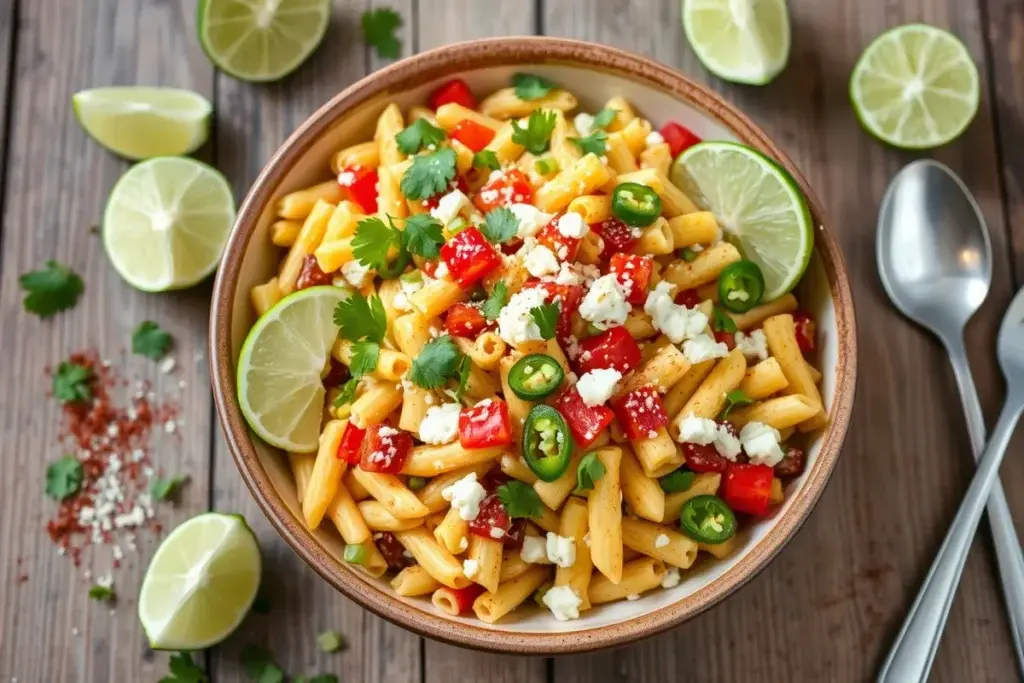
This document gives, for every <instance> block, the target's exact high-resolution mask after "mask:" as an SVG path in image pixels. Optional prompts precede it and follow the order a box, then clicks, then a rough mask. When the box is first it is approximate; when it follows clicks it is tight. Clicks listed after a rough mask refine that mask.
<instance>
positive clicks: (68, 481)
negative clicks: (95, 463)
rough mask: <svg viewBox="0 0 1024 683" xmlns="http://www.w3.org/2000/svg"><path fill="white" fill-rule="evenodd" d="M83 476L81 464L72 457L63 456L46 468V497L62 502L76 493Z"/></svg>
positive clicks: (80, 485)
mask: <svg viewBox="0 0 1024 683" xmlns="http://www.w3.org/2000/svg"><path fill="white" fill-rule="evenodd" d="M84 476H85V472H84V470H83V469H82V463H80V462H78V460H77V459H76V458H75V457H74V456H73V455H65V456H64V457H63V458H61V459H60V460H55V461H54V462H51V463H50V464H49V465H48V466H47V468H46V495H48V496H50V498H53V499H54V500H64V499H65V498H67V497H68V496H71V495H74V494H75V493H77V492H78V489H80V488H81V487H82V478H83V477H84Z"/></svg>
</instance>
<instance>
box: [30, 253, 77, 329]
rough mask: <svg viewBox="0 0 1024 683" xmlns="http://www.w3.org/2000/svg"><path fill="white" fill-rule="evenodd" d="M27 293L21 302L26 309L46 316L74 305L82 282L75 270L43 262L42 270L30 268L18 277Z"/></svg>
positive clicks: (58, 264)
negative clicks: (44, 264) (44, 266)
mask: <svg viewBox="0 0 1024 683" xmlns="http://www.w3.org/2000/svg"><path fill="white" fill-rule="evenodd" d="M18 284H20V285H21V288H22V289H24V290H25V291H26V292H27V294H26V295H25V299H24V300H23V301H22V305H23V306H24V307H25V310H26V311H28V312H29V313H35V314H36V315H38V316H39V317H40V318H49V317H50V316H51V315H53V314H54V313H58V312H60V311H63V310H66V309H68V308H74V306H75V304H76V303H77V302H78V297H79V295H80V294H81V293H82V292H83V291H85V285H84V284H83V283H82V278H80V277H79V276H78V273H76V272H75V271H73V270H71V269H70V268H68V267H67V266H64V265H61V264H60V263H57V262H56V261H53V260H50V261H47V262H46V268H45V269H43V270H32V271H29V272H27V273H25V274H23V275H22V276H21V277H19V278H18Z"/></svg>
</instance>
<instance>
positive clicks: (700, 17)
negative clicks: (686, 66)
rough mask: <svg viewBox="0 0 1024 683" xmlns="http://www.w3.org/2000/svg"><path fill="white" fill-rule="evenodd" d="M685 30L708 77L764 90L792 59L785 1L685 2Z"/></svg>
mask: <svg viewBox="0 0 1024 683" xmlns="http://www.w3.org/2000/svg"><path fill="white" fill-rule="evenodd" d="M683 30H684V31H685V32H686V39H687V40H688V41H690V46H691V47H692V48H693V51H694V52H696V53H697V57H698V58H699V59H700V61H701V62H702V63H703V64H704V66H706V67H707V69H708V71H710V72H711V73H713V74H715V75H716V76H718V77H719V78H724V79H725V80H727V81H732V82H734V83H746V84H748V85H765V84H766V83H770V82H771V81H772V79H774V78H775V77H776V76H778V75H779V73H781V72H782V70H783V69H784V68H785V67H786V61H787V60H788V59H789V12H788V10H787V9H786V0H683Z"/></svg>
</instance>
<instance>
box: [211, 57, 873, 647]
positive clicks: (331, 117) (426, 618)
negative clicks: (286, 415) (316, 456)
mask: <svg viewBox="0 0 1024 683" xmlns="http://www.w3.org/2000/svg"><path fill="white" fill-rule="evenodd" d="M518 71H528V72H530V73H536V74H540V75H542V76H545V77H547V78H549V79H551V80H552V81H555V82H556V83H560V84H564V85H565V86H566V87H568V88H569V89H570V90H571V91H572V92H573V93H574V94H575V95H576V96H577V97H578V98H579V100H580V107H581V109H582V110H583V111H597V110H598V109H600V107H601V105H602V103H604V102H605V101H606V100H608V98H609V97H611V96H613V95H621V96H624V97H625V98H626V99H627V100H629V101H630V102H632V103H633V105H634V106H635V108H636V109H637V111H638V112H640V113H641V114H642V115H644V116H646V117H647V118H649V119H650V120H651V121H652V123H653V124H654V125H655V127H657V126H660V125H661V124H663V123H665V122H666V121H668V120H675V121H679V122H681V123H682V124H683V125H685V126H687V127H689V128H690V129H691V130H693V131H695V132H696V133H697V134H698V135H700V136H701V137H702V138H704V139H709V140H715V139H722V140H736V141H739V142H742V143H745V144H747V145H750V146H752V147H755V148H757V149H759V150H761V151H762V152H764V153H766V154H768V155H769V156H771V157H772V158H774V159H776V160H777V161H778V162H779V163H780V164H781V165H782V166H784V167H785V168H786V169H787V170H788V171H789V172H790V173H791V174H792V176H793V177H794V178H795V179H796V182H797V183H798V184H799V185H800V187H801V189H802V190H803V192H804V195H805V196H806V197H807V200H808V203H809V204H810V208H811V212H812V214H813V217H814V221H815V225H816V226H820V227H819V229H818V230H817V234H816V245H815V254H814V258H813V260H812V263H811V267H810V268H809V270H808V273H807V275H806V276H805V278H804V282H803V283H802V284H801V292H800V297H801V301H802V305H803V306H805V307H806V308H808V309H809V310H810V311H811V312H812V314H813V315H814V316H815V318H816V319H817V321H818V324H819V329H820V334H819V338H820V348H819V350H818V355H819V357H818V358H817V359H816V363H817V366H818V367H819V368H820V369H821V371H822V373H823V375H824V379H823V381H822V385H821V388H822V394H823V397H824V401H825V403H826V405H827V408H828V411H829V415H830V418H831V419H830V423H829V426H828V428H827V429H826V430H825V431H824V433H823V434H821V436H820V437H819V438H817V439H816V440H815V442H814V443H813V445H812V446H811V448H810V449H809V460H808V466H807V468H806V471H805V472H804V474H803V476H801V477H800V478H799V479H797V480H794V481H792V482H791V483H790V484H789V485H788V490H787V496H786V500H785V503H784V504H783V505H781V506H780V507H779V508H778V509H777V510H776V511H775V512H774V514H773V515H772V516H771V517H770V518H768V519H766V520H763V521H761V522H759V523H757V524H754V525H753V526H751V527H749V528H747V529H746V530H745V531H744V532H743V537H742V539H741V543H740V546H739V548H738V549H737V551H736V552H735V553H734V554H733V555H732V556H731V557H729V558H727V559H724V560H720V561H704V562H701V563H700V565H699V567H697V568H696V569H694V570H689V571H686V572H684V577H685V579H684V580H683V582H682V583H680V584H679V585H678V586H677V587H675V588H673V589H669V590H656V591H652V592H651V593H649V594H648V595H645V596H644V597H642V598H641V599H639V600H633V601H623V602H619V603H614V604H610V605H605V606H602V607H600V608H596V609H593V610H591V611H588V612H585V613H584V614H583V615H582V618H581V619H579V620H577V621H571V622H566V623H563V622H557V621H555V620H554V619H553V618H552V617H551V615H550V614H549V613H547V612H546V611H543V612H542V611H540V610H539V609H532V608H523V609H520V610H518V611H517V612H513V613H512V614H510V615H509V616H507V617H506V618H505V619H504V620H502V621H501V622H500V623H498V624H495V625H486V624H484V623H482V622H480V621H477V620H476V619H470V618H453V617H448V616H446V615H442V614H440V613H438V612H437V611H435V610H434V608H433V607H432V605H431V604H430V602H429V600H425V599H422V598H416V599H406V598H400V597H398V596H396V595H395V594H394V593H393V592H392V590H391V589H390V587H389V586H388V585H387V583H386V581H384V580H383V579H382V580H372V579H369V578H367V577H366V576H365V575H363V574H361V573H358V572H356V571H353V570H351V569H349V568H348V567H347V566H346V565H345V563H344V562H343V561H342V560H341V557H342V550H343V547H344V544H343V542H342V541H341V539H340V537H339V536H338V535H337V534H336V533H335V532H334V530H333V529H329V527H330V526H331V525H329V524H325V525H322V526H321V529H320V530H318V531H316V532H311V531H309V530H308V529H306V527H305V526H304V524H303V522H302V516H301V513H300V508H299V505H298V502H297V500H296V496H295V486H294V484H293V482H292V478H291V474H290V471H289V468H288V465H287V462H286V461H285V455H284V454H283V453H281V452H280V451H278V450H276V449H274V448H272V447H269V446H267V445H266V444H264V443H263V442H262V441H260V440H259V439H258V438H256V437H255V436H254V435H253V434H252V433H251V432H250V431H249V429H248V427H247V426H246V423H245V420H244V418H243V417H242V414H241V412H240V411H239V408H238V402H237V394H236V391H235V362H236V360H237V357H238V352H239V349H240V347H241V345H242V342H243V340H244V339H245V336H246V333H247V332H248V330H249V328H250V326H251V325H252V324H253V322H254V313H253V311H252V308H251V305H250V301H249V289H250V287H252V286H253V285H256V284H259V283H263V282H265V281H266V280H268V279H269V278H270V277H272V276H273V275H274V274H276V269H277V266H278V262H279V259H280V258H281V254H280V253H279V250H278V249H276V248H275V247H273V246H272V244H271V242H270V238H269V235H268V230H269V228H270V224H271V222H272V221H273V207H274V203H275V200H276V199H278V198H279V197H281V196H282V195H284V194H285V193H287V192H290V191H292V190H296V189H299V188H303V187H306V186H308V185H312V184H314V183H317V182H321V181H323V180H324V179H325V178H328V177H329V176H330V166H329V159H330V157H331V155H332V153H333V152H334V151H336V150H338V149H340V148H342V147H344V146H347V145H349V144H352V143H355V142H361V141H365V140H369V139H372V136H373V129H374V123H375V120H376V118H377V115H378V114H379V113H380V112H381V111H382V110H383V108H384V107H385V105H386V104H387V103H389V102H397V103H398V104H399V105H401V106H402V107H403V109H405V108H407V107H409V106H410V105H413V104H420V103H422V102H424V101H425V99H426V96H427V94H428V93H429V92H430V91H431V90H432V89H433V88H434V87H435V86H437V85H438V84H439V83H441V82H443V81H444V80H446V79H450V78H452V77H455V76H458V77H460V78H463V79H465V80H466V81H467V82H468V83H469V85H470V86H471V87H472V89H473V90H474V91H475V92H476V93H478V94H481V95H482V94H486V93H489V92H491V91H493V90H495V89H497V88H499V87H504V86H505V85H507V83H508V82H509V77H510V76H511V75H512V74H513V73H514V72H518ZM210 326H211V337H210V347H211V348H210V351H211V364H212V367H211V376H212V378H213V386H214V397H215V399H216V403H217V411H218V413H219V416H220V420H221V424H222V426H223V428H224V432H225V433H226V435H227V439H228V443H229V445H230V448H231V452H232V454H233V456H234V458H235V462H236V464H237V465H238V469H239V471H240V472H241V474H242V477H243V479H244V480H245V483H246V484H247V485H248V487H249V489H250V490H251V491H252V494H253V496H254V497H255V498H256V500H257V502H258V503H259V505H260V507H262V509H263V511H264V513H266V515H267V517H268V518H269V519H270V521H271V523H272V524H273V525H274V526H275V527H276V528H277V530H278V531H279V532H280V534H281V535H282V536H283V537H284V539H285V540H286V541H287V542H288V544H289V545H291V546H292V548H294V549H295V552H297V553H298V554H299V555H300V556H301V557H302V558H303V559H304V560H305V561H306V562H307V563H309V565H310V566H311V567H312V568H313V569H314V570H316V572H317V573H319V574H320V575H321V576H322V577H323V578H324V579H325V580H326V581H328V582H329V583H330V584H331V585H333V586H334V587H335V588H337V589H338V590H339V591H341V592H342V593H343V594H345V595H346V596H348V597H349V598H351V599H352V600H355V601H356V602H357V603H359V604H360V605H362V606H363V607H365V608H367V609H369V610H371V611H373V612H375V613H377V614H379V615H380V616H382V617H384V618H385V619H388V620H390V621H392V622H394V623H396V624H399V625H400V626H403V627H405V628H407V629H410V630H412V631H416V632H418V633H420V634H422V635H425V636H429V637H431V638H437V639H440V640H443V641H446V642H449V643H453V644H456V645H462V646H467V647H472V648H478V649H482V650H490V651H495V652H505V653H522V654H558V653H573V652H585V651H589V650H595V649H598V648H605V647H610V646H616V645H623V644H625V643H629V642H632V641H635V640H637V639H640V638H643V637H646V636H650V635H653V634H655V633H659V632H661V631H664V630H666V629H668V628H671V627H672V626H675V625H677V624H680V623H682V622H684V621H686V620H687V619H691V618H693V617H694V616H696V615H698V614H700V613H701V612H703V611H704V610H706V609H708V608H709V607H711V606H712V605H714V604H716V603H718V602H719V601H721V600H723V599H724V598H725V597H726V596H728V595H729V594H731V593H732V592H733V591H735V590H736V589H737V588H739V587H740V586H742V585H743V584H744V583H745V582H747V581H749V580H750V579H751V578H752V577H753V576H755V575H756V574H757V573H758V572H759V571H761V570H762V569H763V568H764V567H765V566H766V565H767V564H768V562H769V561H770V560H771V559H772V558H773V557H774V556H775V555H776V553H778V552H779V550H781V549H782V547H783V546H784V545H785V544H786V542H787V541H788V540H789V539H790V538H791V537H792V536H793V534H794V533H795V532H796V531H797V529H798V528H799V527H800V525H801V524H802V523H803V522H804V520H805V519H807V516H808V515H809V514H810V513H811V509H812V508H813V507H814V504H815V502H816V501H817V500H818V498H819V497H820V496H821V493H822V491H823V490H824V488H825V484H826V483H827V482H828V480H829V476H830V475H831V473H832V470H833V468H834V467H835V464H836V459H837V458H838V457H839V452H840V449H841V446H842V443H843V438H844V436H845V435H846V430H847V426H848V424H849V420H850V412H851V408H852V405H853V393H854V382H855V376H856V358H857V354H856V344H857V342H856V333H855V325H854V312H853V304H852V302H851V298H850V286H849V282H848V279H847V272H846V267H845V265H844V263H843V258H842V255H841V253H840V250H839V246H838V244H837V243H836V240H835V237H834V236H833V234H832V233H831V232H830V230H829V221H828V219H827V217H826V216H825V213H824V211H823V209H822V207H821V204H820V202H819V201H818V200H817V198H816V197H815V195H814V193H813V192H812V191H811V189H810V187H808V185H807V182H806V181H805V180H804V178H803V176H802V175H801V174H800V172H799V171H798V170H797V169H796V168H794V166H793V164H792V162H791V161H790V160H789V158H788V157H786V155H785V154H784V153H783V152H782V151H781V150H780V149H779V148H778V147H776V146H775V144H774V143H772V141H771V140H769V139H768V137H767V136H766V135H765V134H764V132H762V131H761V130H760V129H759V128H758V127H757V126H755V125H754V124H753V123H752V122H751V121H750V120H749V119H748V118H747V117H746V116H744V115H743V114H741V113H740V112H739V111H737V110H736V109H735V108H733V107H732V106H731V105H729V104H727V103H726V102H725V101H724V100H723V99H722V98H720V97H719V96H717V95H715V94H714V93H712V92H710V91H709V90H707V89H706V88H705V87H703V86H700V85H697V84H696V83H693V82H691V81H690V80H688V79H686V78H684V77H683V76H681V75H680V74H678V73H677V72H675V71H673V70H671V69H669V68H668V67H666V66H664V65H662V64H658V63H656V62H653V61H651V60H648V59H645V58H643V57H639V56H637V55H633V54H630V53H627V52H623V51H620V50H616V49H613V48H609V47H605V46H601V45H595V44H591V43H584V42H579V41H572V40H562V39H554V38H503V39H492V40H482V41H474V42H466V43H459V44H455V45H449V46H446V47H443V48H439V49H435V50H431V51H429V52H424V53H422V54H419V55H416V56H415V57H411V58H409V59H405V60H402V61H400V62H397V63H395V64H393V65H391V66H389V67H387V68H385V69H382V70H380V71H377V72H376V73H374V74H372V75H370V76H368V77H366V78H364V79H363V80H361V81H359V82H358V83H356V84H354V85H352V86H351V87H349V88H347V89H346V90H344V91H343V92H341V93H340V94H338V95H337V96H336V97H334V98H333V99H332V100H331V101H330V102H328V103H327V104H326V105H324V106H323V107H321V108H320V110H319V111H317V112H316V113H315V114H313V115H312V116H311V117H309V119H307V120H306V121H305V123H303V124H302V125H301V126H299V128H298V130H296V131H295V133H294V134H293V135H292V136H291V137H290V138H289V139H288V141H287V142H285V143H284V145H283V146H282V147H281V148H280V149H279V150H278V151H277V153H276V154H274V156H273V158H272V159H271V160H270V162H269V163H268V164H267V166H266V167H265V168H264V169H263V172H262V173H261V174H260V176H259V177H258V178H257V180H256V182H255V184H254V185H253V187H252V189H251V191H250V192H249V196H248V197H247V198H246V200H245V203H244V204H243V205H242V207H241V210H240V211H239V215H238V222H237V224H236V225H235V228H234V231H233V232H232V234H231V237H230V240H229V242H228V245H227V251H226V253H225V255H224V260H223V263H222V264H221V267H220V270H219V272H218V275H217V282H216V287H215V290H214V296H213V307H212V311H211V319H210Z"/></svg>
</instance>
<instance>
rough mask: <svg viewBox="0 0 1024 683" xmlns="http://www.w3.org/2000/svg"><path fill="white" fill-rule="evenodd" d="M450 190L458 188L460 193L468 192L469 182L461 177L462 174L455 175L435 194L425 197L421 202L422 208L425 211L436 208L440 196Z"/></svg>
mask: <svg viewBox="0 0 1024 683" xmlns="http://www.w3.org/2000/svg"><path fill="white" fill-rule="evenodd" d="M452 190H460V191H461V192H462V194H468V193H469V183H467V182H466V179H465V178H463V177H462V176H460V175H457V176H455V178H454V179H453V180H452V181H451V182H450V183H448V187H446V188H445V189H444V190H442V191H441V192H438V193H437V194H434V195H431V196H429V197H427V198H426V199H424V200H423V201H422V202H421V203H422V204H423V209H424V210H426V211H430V210H431V209H436V208H437V205H438V204H439V203H440V202H441V197H443V196H445V195H446V194H448V193H449V192H451V191H452Z"/></svg>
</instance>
